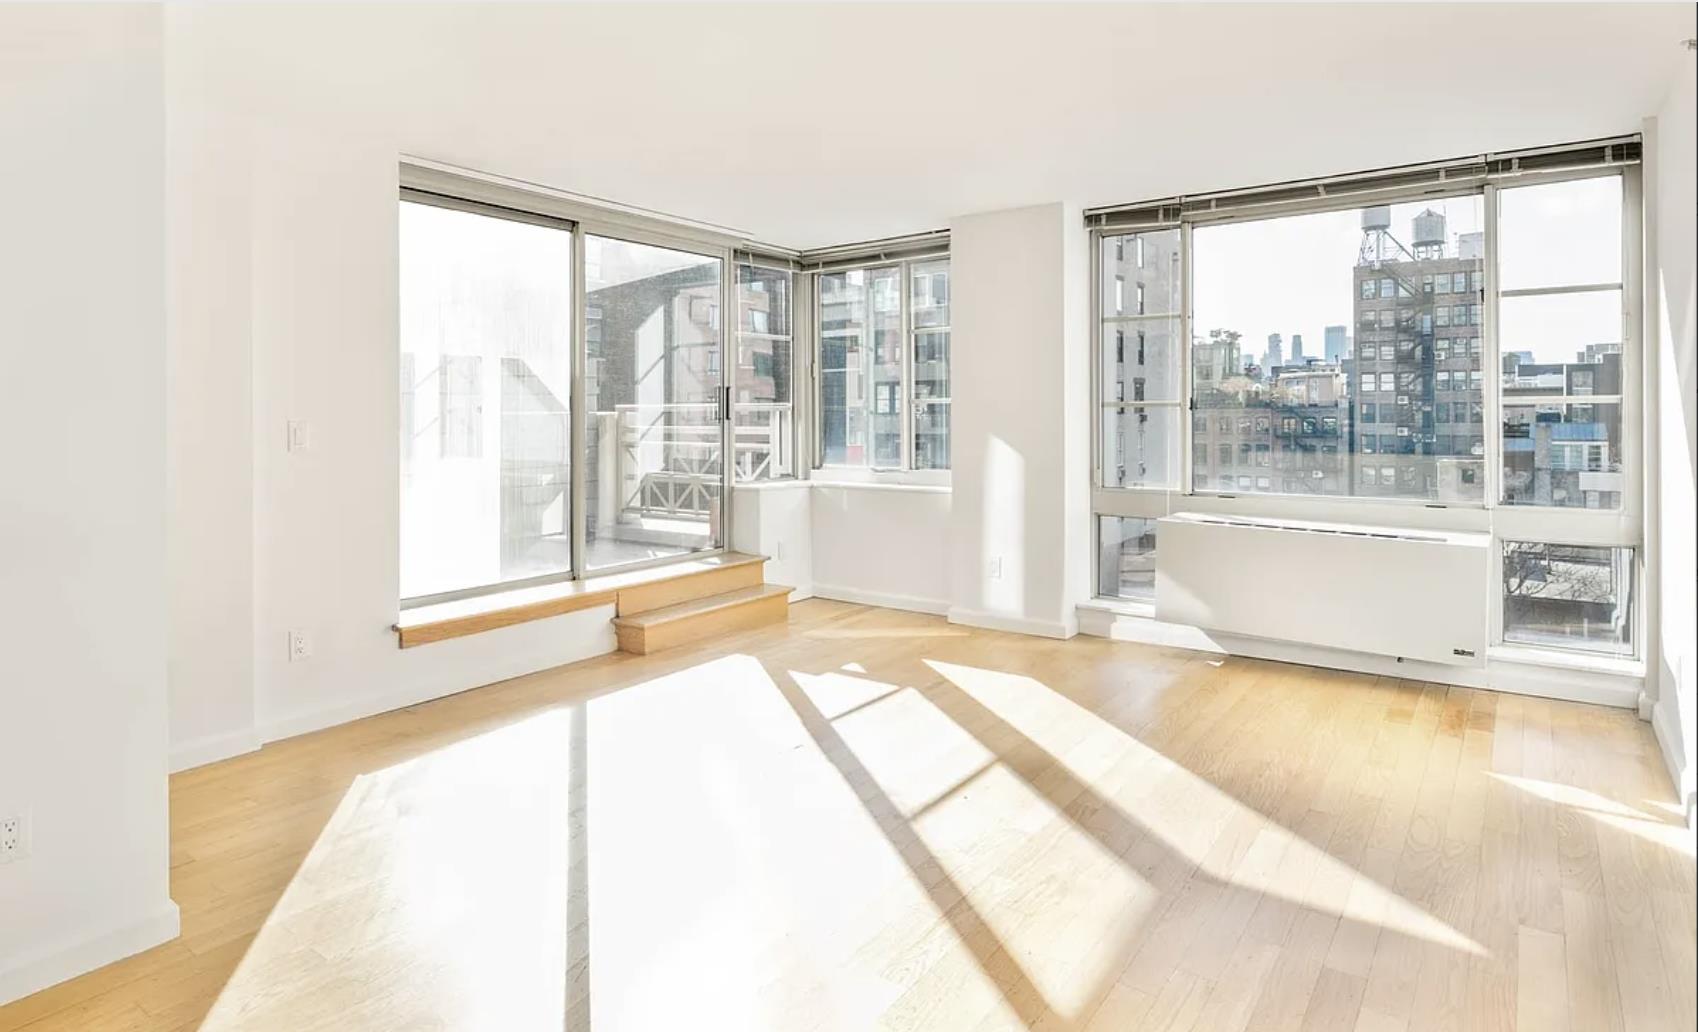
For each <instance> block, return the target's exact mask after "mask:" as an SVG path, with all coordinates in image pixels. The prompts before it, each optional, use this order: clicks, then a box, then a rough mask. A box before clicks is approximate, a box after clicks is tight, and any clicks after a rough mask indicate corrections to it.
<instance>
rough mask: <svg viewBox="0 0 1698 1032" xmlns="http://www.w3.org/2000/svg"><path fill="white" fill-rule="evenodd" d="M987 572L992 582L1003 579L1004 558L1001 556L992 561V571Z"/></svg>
mask: <svg viewBox="0 0 1698 1032" xmlns="http://www.w3.org/2000/svg"><path fill="white" fill-rule="evenodd" d="M986 572H987V573H989V574H990V579H991V580H1001V579H1002V556H1000V555H999V556H997V557H996V558H994V559H992V560H991V561H990V569H989V570H987V571H986Z"/></svg>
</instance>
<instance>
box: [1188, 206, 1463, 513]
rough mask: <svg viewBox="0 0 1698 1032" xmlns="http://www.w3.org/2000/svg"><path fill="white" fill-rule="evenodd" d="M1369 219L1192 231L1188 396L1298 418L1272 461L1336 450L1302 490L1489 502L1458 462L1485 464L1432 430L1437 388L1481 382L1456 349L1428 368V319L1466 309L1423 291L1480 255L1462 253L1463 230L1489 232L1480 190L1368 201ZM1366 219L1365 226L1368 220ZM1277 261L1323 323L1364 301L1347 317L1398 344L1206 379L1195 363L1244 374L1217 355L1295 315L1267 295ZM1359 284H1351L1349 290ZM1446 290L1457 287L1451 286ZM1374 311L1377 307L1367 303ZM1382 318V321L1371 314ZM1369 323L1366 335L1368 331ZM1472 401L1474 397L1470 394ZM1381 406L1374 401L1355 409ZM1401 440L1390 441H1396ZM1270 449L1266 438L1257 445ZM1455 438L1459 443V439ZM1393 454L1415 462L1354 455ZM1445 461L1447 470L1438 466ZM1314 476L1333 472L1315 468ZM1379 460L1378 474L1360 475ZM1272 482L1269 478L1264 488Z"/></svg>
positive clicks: (1225, 407)
mask: <svg viewBox="0 0 1698 1032" xmlns="http://www.w3.org/2000/svg"><path fill="white" fill-rule="evenodd" d="M1367 215H1368V216H1369V217H1367V218H1364V212H1363V210H1361V209H1357V210H1344V211H1328V212H1318V213H1314V214H1301V215H1287V216H1278V217H1272V218H1264V219H1242V220H1233V221H1230V222H1220V223H1216V222H1206V223H1200V224H1198V225H1196V226H1195V227H1194V229H1193V230H1192V234H1191V241H1192V249H1193V250H1192V283H1193V290H1194V294H1195V297H1196V302H1195V306H1196V307H1195V311H1194V313H1193V323H1192V326H1193V332H1192V366H1193V376H1192V379H1191V383H1192V396H1191V401H1192V404H1193V405H1194V406H1195V407H1196V408H1197V409H1199V410H1204V411H1208V410H1216V411H1220V412H1221V413H1222V414H1223V415H1225V414H1227V413H1231V414H1232V416H1233V418H1234V419H1235V420H1238V421H1240V422H1242V420H1241V419H1239V414H1240V413H1243V414H1246V415H1249V414H1254V415H1255V416H1256V417H1258V418H1257V420H1256V422H1255V425H1258V426H1260V425H1266V424H1264V423H1263V422H1262V420H1263V419H1265V418H1267V417H1269V416H1272V417H1274V418H1273V425H1275V426H1281V427H1283V426H1284V425H1285V423H1284V421H1283V420H1284V417H1287V416H1289V417H1292V418H1294V419H1295V420H1296V425H1297V427H1298V433H1296V434H1292V435H1286V434H1281V435H1279V436H1278V437H1275V438H1273V439H1271V440H1268V441H1266V442H1265V443H1266V444H1267V446H1268V447H1269V448H1270V449H1271V451H1272V452H1273V459H1274V461H1273V465H1275V466H1284V465H1286V461H1285V459H1284V458H1283V457H1282V455H1281V453H1289V454H1290V455H1291V458H1292V459H1293V460H1294V461H1293V462H1292V463H1291V465H1292V466H1293V467H1300V466H1302V465H1303V463H1304V461H1305V460H1304V456H1309V455H1313V456H1314V458H1315V460H1316V461H1317V462H1321V463H1324V462H1325V461H1326V456H1325V455H1324V453H1321V452H1320V449H1321V446H1322V444H1323V443H1326V444H1329V445H1332V446H1336V447H1339V448H1340V449H1341V451H1340V452H1339V454H1337V455H1336V456H1334V457H1332V466H1331V467H1330V468H1331V469H1332V470H1334V471H1335V472H1334V473H1331V474H1328V475H1324V476H1321V477H1318V478H1314V477H1311V478H1308V479H1306V480H1304V481H1303V491H1304V493H1310V494H1323V495H1341V496H1348V495H1351V494H1354V493H1356V489H1357V486H1358V485H1360V486H1362V487H1365V488H1369V489H1371V490H1372V492H1373V493H1374V494H1375V495H1376V496H1384V495H1388V494H1389V495H1395V496H1398V497H1407V498H1412V499H1421V500H1424V501H1457V502H1483V501H1484V499H1483V498H1482V497H1481V492H1480V483H1481V478H1478V477H1471V478H1464V477H1462V476H1460V475H1458V474H1457V473H1456V472H1455V471H1456V470H1457V469H1459V468H1466V469H1472V468H1474V467H1476V466H1478V465H1479V459H1478V457H1476V456H1471V455H1458V454H1455V452H1454V448H1450V449H1441V448H1440V447H1439V446H1438V441H1437V438H1436V436H1435V435H1433V434H1432V433H1431V426H1432V407H1433V398H1432V391H1433V389H1434V388H1435V387H1436V388H1437V389H1439V390H1444V391H1447V392H1451V391H1469V392H1472V393H1473V395H1474V399H1477V398H1478V397H1479V394H1478V388H1474V387H1471V386H1470V373H1472V372H1476V371H1477V367H1478V360H1473V364H1474V366H1475V367H1476V368H1475V369H1473V370H1470V369H1457V368H1455V366H1456V365H1457V362H1456V357H1457V356H1455V355H1454V354H1453V355H1452V356H1451V358H1450V360H1449V361H1448V362H1447V366H1449V367H1450V368H1447V369H1446V370H1445V371H1443V372H1442V373H1440V374H1439V376H1438V377H1437V378H1436V381H1437V382H1435V377H1433V376H1431V375H1429V369H1430V366H1431V361H1429V359H1428V355H1429V354H1432V355H1434V356H1435V357H1436V352H1432V351H1429V347H1430V345H1431V344H1432V343H1433V341H1432V340H1431V339H1430V336H1431V333H1432V330H1433V326H1432V322H1430V321H1429V317H1430V316H1433V315H1435V314H1436V315H1439V316H1441V318H1440V319H1438V320H1436V321H1438V322H1440V323H1443V322H1444V321H1446V320H1445V317H1448V316H1450V315H1452V314H1454V313H1453V311H1452V309H1453V308H1456V309H1461V314H1460V316H1459V318H1461V319H1462V320H1463V321H1466V320H1467V319H1468V313H1467V306H1466V305H1460V306H1452V305H1449V304H1439V305H1435V304H1434V303H1433V301H1432V294H1431V293H1430V292H1429V291H1428V290H1427V284H1428V283H1429V282H1431V283H1432V284H1433V285H1434V288H1435V290H1447V291H1449V290H1451V288H1454V286H1455V284H1456V283H1457V282H1458V276H1459V274H1460V276H1461V277H1462V278H1463V279H1464V280H1465V279H1466V276H1467V275H1468V274H1469V273H1470V272H1472V271H1473V270H1474V268H1475V267H1477V266H1478V265H1479V264H1480V262H1481V259H1480V258H1478V257H1465V256H1464V255H1463V254H1462V253H1461V245H1460V243H1459V242H1458V240H1459V236H1460V235H1465V234H1477V233H1480V232H1482V231H1483V229H1484V221H1485V199H1484V195H1483V194H1473V195H1464V196H1459V197H1449V198H1442V199H1439V198H1435V199H1431V200H1422V201H1419V202H1410V203H1405V204H1392V205H1388V206H1384V207H1382V208H1376V209H1371V210H1370V211H1369V212H1368V213H1367ZM1365 227H1366V228H1365ZM1293 254H1332V255H1338V256H1339V258H1338V260H1336V261H1335V262H1334V263H1333V264H1324V265H1314V264H1309V265H1304V264H1294V263H1292V262H1291V261H1290V260H1289V256H1290V255H1293ZM1270 269H1279V270H1281V271H1280V277H1281V282H1282V283H1283V284H1286V287H1285V288H1284V291H1285V294H1286V295H1288V296H1289V297H1290V298H1302V299H1303V303H1304V304H1306V305H1308V306H1310V308H1311V309H1312V312H1310V313H1309V314H1307V315H1305V316H1304V317H1305V318H1306V319H1308V320H1309V321H1311V322H1314V323H1319V324H1323V325H1324V324H1330V323H1344V322H1345V320H1346V313H1345V312H1344V311H1343V310H1342V306H1343V305H1347V304H1348V305H1351V306H1353V307H1354V308H1355V312H1354V316H1355V318H1354V319H1353V320H1352V321H1354V322H1356V323H1357V324H1359V325H1362V326H1364V327H1378V328H1379V332H1380V333H1384V332H1385V331H1386V330H1388V329H1389V330H1394V331H1395V333H1396V337H1395V339H1387V338H1386V337H1379V338H1378V339H1376V340H1372V341H1363V342H1362V344H1361V345H1360V347H1361V354H1362V356H1363V361H1364V362H1366V363H1371V368H1368V369H1362V368H1352V363H1347V362H1345V361H1343V356H1338V355H1335V356H1330V357H1326V358H1323V359H1321V360H1320V361H1314V360H1310V361H1309V362H1308V363H1307V364H1306V365H1305V366H1303V367H1301V368H1298V367H1293V366H1284V365H1280V366H1273V365H1271V364H1269V363H1264V364H1263V365H1262V366H1261V367H1255V366H1252V367H1251V368H1252V371H1251V372H1250V373H1248V374H1240V375H1237V376H1235V377H1232V378H1230V379H1228V380H1224V381H1223V380H1221V379H1220V378H1214V379H1210V378H1207V377H1205V376H1203V375H1201V372H1200V368H1201V366H1202V365H1204V364H1206V365H1207V366H1208V367H1210V368H1218V367H1222V366H1228V367H1231V368H1236V369H1243V365H1242V363H1241V362H1240V361H1239V360H1238V357H1237V356H1236V355H1234V356H1233V357H1232V358H1231V359H1229V360H1222V359H1221V358H1220V357H1219V354H1218V352H1219V351H1221V350H1222V349H1223V348H1226V347H1241V344H1240V343H1239V342H1241V341H1246V340H1261V339H1264V338H1267V337H1268V336H1269V335H1270V334H1271V333H1272V332H1276V331H1278V330H1279V329H1280V326H1281V323H1287V324H1289V320H1290V319H1291V318H1292V317H1291V315H1290V314H1289V313H1288V310H1287V309H1288V306H1289V300H1288V299H1287V298H1284V297H1282V298H1281V299H1279V300H1278V301H1277V302H1276V301H1274V300H1270V299H1268V297H1267V294H1266V292H1265V290H1264V289H1263V287H1262V286H1261V284H1265V283H1266V282H1267V276H1268V270H1270ZM1344 284H1353V286H1350V287H1348V288H1347V290H1348V292H1343V291H1341V290H1340V287H1341V286H1343V285H1344ZM1451 296H1454V294H1453V293H1452V294H1451ZM1370 306H1372V307H1370ZM1375 311H1378V312H1379V313H1380V314H1379V315H1377V316H1375V315H1373V312H1375ZM1365 332H1371V331H1365ZM1468 400H1473V399H1468ZM1368 405H1372V406H1373V408H1371V409H1370V408H1366V407H1363V408H1360V409H1359V408H1358V406H1368ZM1369 423H1372V424H1373V425H1374V426H1376V427H1378V428H1379V439H1378V441H1377V444H1378V448H1377V449H1376V447H1375V444H1372V443H1369V442H1370V440H1371V438H1370V437H1369V436H1368V435H1365V434H1363V433H1361V432H1359V430H1358V429H1357V428H1358V427H1359V426H1360V425H1365V424H1369ZM1388 441H1391V442H1396V444H1395V446H1394V447H1387V442H1388ZM1256 443H1257V444H1261V443H1264V442H1256ZM1452 443H1453V445H1454V442H1452ZM1375 450H1377V451H1382V452H1396V453H1399V454H1404V455H1407V456H1408V457H1409V460H1410V461H1409V464H1408V465H1407V466H1406V467H1403V468H1404V469H1405V470H1406V472H1403V473H1402V474H1399V473H1397V472H1396V471H1395V470H1394V471H1392V472H1391V473H1389V474H1388V473H1387V472H1386V468H1383V467H1380V466H1369V465H1365V464H1364V463H1361V462H1358V461H1356V459H1355V457H1354V456H1355V454H1356V453H1370V452H1371V451H1375ZM1441 467H1442V468H1443V469H1445V470H1446V472H1445V473H1444V474H1443V475H1441V474H1440V469H1441ZM1310 468H1312V469H1315V470H1316V471H1317V472H1318V471H1321V470H1322V469H1324V468H1326V467H1324V466H1312V467H1310ZM1366 469H1373V470H1374V474H1373V476H1372V479H1371V480H1370V479H1369V477H1368V476H1367V475H1366V474H1365V473H1364V472H1363V471H1364V470H1366ZM1238 488H1239V489H1240V490H1246V489H1248V490H1262V489H1263V488H1262V487H1261V485H1260V484H1259V483H1257V482H1254V481H1253V482H1252V483H1251V484H1249V485H1244V484H1240V485H1238ZM1269 489H1271V485H1270V487H1269Z"/></svg>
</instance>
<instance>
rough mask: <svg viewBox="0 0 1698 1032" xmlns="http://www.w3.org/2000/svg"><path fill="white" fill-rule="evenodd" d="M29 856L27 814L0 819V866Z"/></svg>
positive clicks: (16, 814) (17, 814)
mask: <svg viewBox="0 0 1698 1032" xmlns="http://www.w3.org/2000/svg"><path fill="white" fill-rule="evenodd" d="M26 856H29V814H27V813H15V814H11V815H8V816H6V817H0V864H9V863H11V862H12V861H14V860H22V859H23V858H24V857H26Z"/></svg>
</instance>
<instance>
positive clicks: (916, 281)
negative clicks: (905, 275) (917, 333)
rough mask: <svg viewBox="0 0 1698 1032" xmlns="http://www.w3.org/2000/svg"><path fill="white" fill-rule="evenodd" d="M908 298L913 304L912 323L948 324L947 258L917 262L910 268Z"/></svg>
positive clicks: (923, 324)
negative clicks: (910, 277) (910, 276)
mask: <svg viewBox="0 0 1698 1032" xmlns="http://www.w3.org/2000/svg"><path fill="white" fill-rule="evenodd" d="M911 272H912V279H911V281H910V286H909V289H910V291H911V293H910V295H909V299H910V301H911V303H912V304H913V306H914V325H915V326H916V327H919V326H948V325H949V259H947V258H940V259H938V260H936V261H930V262H918V263H916V264H915V265H914V266H912V269H911Z"/></svg>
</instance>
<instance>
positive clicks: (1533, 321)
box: [1498, 290, 1622, 394]
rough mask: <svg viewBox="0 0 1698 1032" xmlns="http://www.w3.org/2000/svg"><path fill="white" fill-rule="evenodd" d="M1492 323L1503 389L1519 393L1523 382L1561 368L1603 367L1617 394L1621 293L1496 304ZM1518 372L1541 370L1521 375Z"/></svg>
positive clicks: (1514, 299) (1509, 300)
mask: <svg viewBox="0 0 1698 1032" xmlns="http://www.w3.org/2000/svg"><path fill="white" fill-rule="evenodd" d="M1498 319H1499V322H1500V327H1499V330H1498V339H1499V340H1500V341H1501V342H1502V344H1501V347H1500V349H1499V350H1500V352H1501V353H1502V355H1503V370H1504V387H1505V388H1511V387H1515V388H1520V387H1521V386H1522V385H1521V384H1520V383H1519V382H1518V381H1519V380H1520V379H1521V378H1522V377H1523V376H1528V377H1533V376H1544V375H1549V373H1550V371H1551V369H1554V368H1556V367H1560V366H1562V365H1563V364H1566V363H1574V362H1580V363H1601V362H1606V361H1607V362H1609V363H1611V364H1612V365H1613V367H1614V368H1615V369H1616V371H1617V372H1616V383H1617V390H1619V389H1620V387H1619V384H1620V375H1619V374H1620V368H1621V365H1620V363H1621V325H1622V307H1621V291H1619V290H1599V291H1588V292H1587V293H1584V294H1545V295H1536V296H1533V297H1506V298H1503V299H1502V300H1501V301H1499V302H1498ZM1521 366H1542V367H1547V368H1545V369H1542V370H1538V371H1529V372H1527V373H1522V372H1520V371H1519V368H1518V367H1521ZM1557 371H1558V372H1560V369H1557ZM1559 393H1560V392H1559ZM1598 393H1600V394H1601V393H1604V392H1602V391H1599V392H1598Z"/></svg>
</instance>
